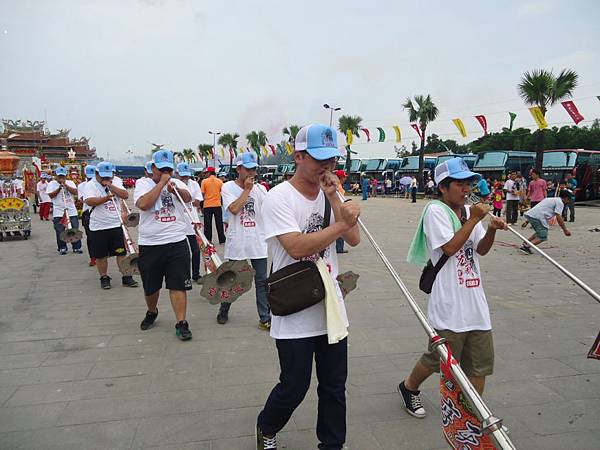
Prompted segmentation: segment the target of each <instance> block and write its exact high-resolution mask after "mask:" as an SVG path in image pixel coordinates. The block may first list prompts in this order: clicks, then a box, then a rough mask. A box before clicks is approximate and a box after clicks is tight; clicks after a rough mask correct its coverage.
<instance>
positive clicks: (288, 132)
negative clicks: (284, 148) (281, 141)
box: [281, 125, 301, 147]
mask: <svg viewBox="0 0 600 450" xmlns="http://www.w3.org/2000/svg"><path fill="white" fill-rule="evenodd" d="M300 128H301V127H299V126H298V125H290V126H289V127H285V128H284V129H283V130H281V132H282V133H283V135H284V136H287V137H286V142H289V143H290V145H291V146H292V147H293V146H294V143H295V142H296V136H297V135H298V131H300Z"/></svg>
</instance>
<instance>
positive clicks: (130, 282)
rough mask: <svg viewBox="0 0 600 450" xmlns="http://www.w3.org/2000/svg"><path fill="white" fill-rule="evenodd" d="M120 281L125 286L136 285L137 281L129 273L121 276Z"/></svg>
mask: <svg viewBox="0 0 600 450" xmlns="http://www.w3.org/2000/svg"><path fill="white" fill-rule="evenodd" d="M121 282H122V283H123V286H126V287H138V282H137V281H135V280H134V279H133V277H132V276H131V275H126V276H124V277H123V278H121Z"/></svg>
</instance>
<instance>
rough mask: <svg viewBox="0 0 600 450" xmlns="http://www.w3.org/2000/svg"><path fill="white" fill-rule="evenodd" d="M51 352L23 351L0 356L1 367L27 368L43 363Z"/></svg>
mask: <svg viewBox="0 0 600 450" xmlns="http://www.w3.org/2000/svg"><path fill="white" fill-rule="evenodd" d="M48 355H49V353H21V354H17V355H3V356H2V357H0V369H25V368H28V367H38V366H39V365H41V364H42V363H43V362H44V360H45V359H46V358H48Z"/></svg>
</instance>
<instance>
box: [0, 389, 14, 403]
mask: <svg viewBox="0 0 600 450" xmlns="http://www.w3.org/2000/svg"><path fill="white" fill-rule="evenodd" d="M17 389H18V387H17V386H6V387H0V406H3V405H4V402H6V401H7V400H8V399H9V398H11V397H12V395H13V394H14V393H15V391H16V390H17Z"/></svg>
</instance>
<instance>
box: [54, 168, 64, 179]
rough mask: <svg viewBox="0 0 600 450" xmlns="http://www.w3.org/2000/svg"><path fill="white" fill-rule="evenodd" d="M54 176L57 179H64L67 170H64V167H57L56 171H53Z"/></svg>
mask: <svg viewBox="0 0 600 450" xmlns="http://www.w3.org/2000/svg"><path fill="white" fill-rule="evenodd" d="M54 174H55V175H58V176H59V177H60V176H62V177H66V176H67V169H65V168H64V167H62V166H61V167H57V168H56V169H54Z"/></svg>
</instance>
